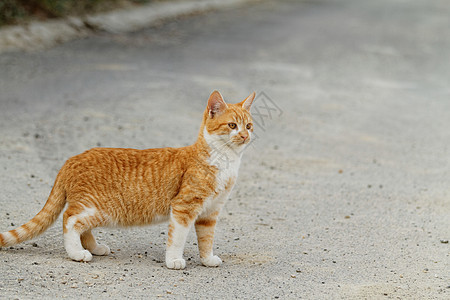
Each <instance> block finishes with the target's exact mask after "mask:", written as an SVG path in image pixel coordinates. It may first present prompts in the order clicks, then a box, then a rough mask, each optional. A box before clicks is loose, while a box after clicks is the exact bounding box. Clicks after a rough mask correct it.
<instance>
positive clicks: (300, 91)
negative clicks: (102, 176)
mask: <svg viewBox="0 0 450 300" xmlns="http://www.w3.org/2000/svg"><path fill="white" fill-rule="evenodd" d="M449 15H450V6H449V5H448V3H447V1H445V0H412V1H388V0H380V1H356V0H342V1H331V0H329V1H327V0H320V1H319V0H317V1H287V0H286V1H276V2H275V1H260V2H257V3H254V4H248V5H246V6H243V7H240V8H235V9H227V10H223V11H220V12H211V13H208V14H204V15H194V16H188V17H184V18H178V19H173V20H171V21H168V22H165V23H163V24H160V25H159V26H154V27H151V28H148V29H145V30H141V31H138V32H135V33H129V34H106V33H105V34H97V35H96V36H92V37H89V38H86V39H83V40H77V41H73V42H69V43H66V44H63V45H61V46H58V47H55V48H52V49H48V50H45V51H40V52H32V53H22V52H12V53H4V54H1V55H0V128H1V132H0V186H1V187H2V193H1V195H0V203H1V208H0V224H1V225H0V226H1V228H0V230H1V231H5V230H10V229H13V228H15V227H17V226H19V225H20V224H22V223H24V222H26V221H27V220H29V219H30V218H31V217H32V216H34V215H35V213H37V212H38V211H39V210H40V208H41V207H42V206H43V204H44V203H45V201H46V198H47V196H48V193H49V192H50V189H51V186H52V184H53V181H54V178H55V176H56V174H57V172H58V170H59V168H60V167H61V166H62V164H63V163H64V161H65V160H66V159H67V158H68V157H70V156H72V155H75V154H78V153H80V152H82V151H84V150H86V149H89V148H92V147H96V146H108V147H133V148H141V149H142V148H150V147H152V148H153V147H164V146H184V145H188V144H190V143H192V142H193V141H194V140H195V138H196V134H197V131H198V127H199V125H200V118H201V115H202V112H203V109H204V107H205V105H206V100H207V97H208V95H209V93H210V92H211V91H212V90H214V89H218V90H220V91H221V92H222V94H223V95H224V97H225V99H226V100H228V101H230V102H237V101H241V100H242V99H244V98H245V97H246V96H248V94H250V92H251V91H253V90H255V91H257V93H258V99H257V102H256V103H255V107H254V108H253V114H254V118H255V123H257V128H256V133H257V135H258V137H257V139H256V141H255V142H254V143H252V145H251V146H250V148H249V149H248V151H247V153H246V154H245V155H244V159H243V164H242V166H241V170H240V177H239V179H238V182H237V186H236V187H235V189H234V191H233V193H232V196H231V199H230V200H229V202H228V203H227V204H226V206H225V209H224V210H223V211H222V214H221V217H220V221H219V223H218V227H217V234H216V243H215V248H216V250H215V252H216V254H218V255H219V256H221V257H222V259H223V260H224V264H223V265H222V266H221V267H220V268H213V269H210V268H205V267H203V266H201V265H200V262H199V258H198V251H197V248H196V244H195V235H194V233H193V232H192V233H191V235H190V236H189V239H188V243H187V245H186V250H185V256H186V258H187V260H188V261H187V263H188V264H187V268H186V269H185V270H183V271H173V270H168V269H166V268H165V267H164V263H163V260H164V243H165V239H166V236H167V228H166V226H165V225H158V226H153V227H143V228H131V229H110V228H101V229H98V230H97V233H96V234H97V236H98V238H99V239H100V240H101V241H102V242H104V243H107V244H108V245H109V246H110V247H111V249H112V250H113V251H114V253H113V254H111V255H110V256H109V257H95V258H94V260H93V261H92V262H90V263H77V262H73V261H71V260H69V259H68V258H67V255H66V253H65V250H64V247H63V243H62V230H61V219H59V220H58V221H57V223H56V224H57V225H55V226H53V227H52V228H51V229H49V230H48V231H47V232H46V233H44V234H43V235H42V236H40V237H39V238H36V239H35V240H32V241H28V242H25V243H23V244H21V245H17V246H14V247H12V248H11V249H9V248H8V249H3V250H2V251H0V277H1V280H0V295H1V297H0V298H5V299H15V298H17V299H31V298H42V299H48V298H64V297H67V298H93V299H106V298H112V299H119V298H132V299H148V298H150V299H153V298H177V299H185V298H187V299H232V298H238V299H274V298H275V299H276V298H279V299H299V298H302V299H327V298H329V299H397V298H399V299H448V298H449V297H450V272H449V270H450V248H449V247H450V245H449V243H448V239H449V238H450V193H449V192H450V183H449V179H450V151H449V150H450V149H449V147H450V117H449V116H450V113H449V112H450V85H449V83H450V35H449V32H448V29H449V28H450V18H448V16H449Z"/></svg>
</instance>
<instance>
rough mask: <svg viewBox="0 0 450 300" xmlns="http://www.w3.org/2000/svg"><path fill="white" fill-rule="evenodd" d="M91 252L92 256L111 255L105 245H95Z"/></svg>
mask: <svg viewBox="0 0 450 300" xmlns="http://www.w3.org/2000/svg"><path fill="white" fill-rule="evenodd" d="M91 252H92V254H94V255H108V254H109V253H111V250H109V247H108V246H106V245H97V247H95V249H93V250H91Z"/></svg>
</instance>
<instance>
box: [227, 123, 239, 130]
mask: <svg viewBox="0 0 450 300" xmlns="http://www.w3.org/2000/svg"><path fill="white" fill-rule="evenodd" d="M228 126H229V127H230V128H231V129H235V128H236V126H237V125H236V123H228Z"/></svg>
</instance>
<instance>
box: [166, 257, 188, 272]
mask: <svg viewBox="0 0 450 300" xmlns="http://www.w3.org/2000/svg"><path fill="white" fill-rule="evenodd" d="M166 266H167V268H169V269H174V270H182V269H184V268H186V261H185V260H184V259H182V258H176V259H166Z"/></svg>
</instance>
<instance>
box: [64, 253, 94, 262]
mask: <svg viewBox="0 0 450 300" xmlns="http://www.w3.org/2000/svg"><path fill="white" fill-rule="evenodd" d="M69 257H70V258H71V259H73V260H76V261H91V260H92V254H91V252H89V251H88V250H83V251H78V252H74V253H70V254H69Z"/></svg>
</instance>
